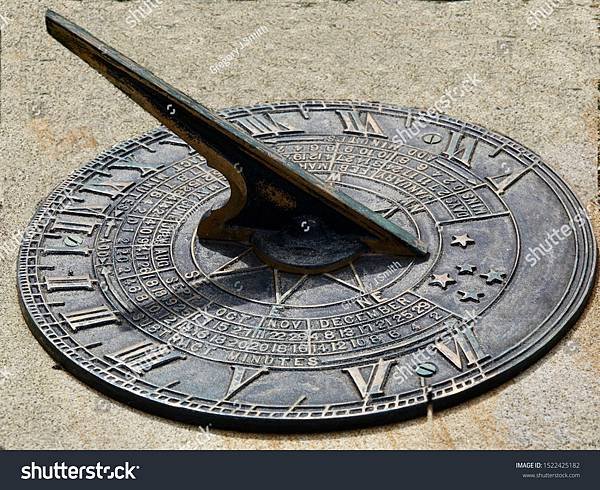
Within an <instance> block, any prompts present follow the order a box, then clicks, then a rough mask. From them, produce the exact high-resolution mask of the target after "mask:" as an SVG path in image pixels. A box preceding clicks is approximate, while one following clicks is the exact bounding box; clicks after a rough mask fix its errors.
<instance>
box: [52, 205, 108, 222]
mask: <svg viewBox="0 0 600 490" xmlns="http://www.w3.org/2000/svg"><path fill="white" fill-rule="evenodd" d="M106 208H107V206H69V207H67V208H64V209H61V210H60V212H61V214H69V215H73V216H84V217H86V218H98V219H104V218H106Z"/></svg>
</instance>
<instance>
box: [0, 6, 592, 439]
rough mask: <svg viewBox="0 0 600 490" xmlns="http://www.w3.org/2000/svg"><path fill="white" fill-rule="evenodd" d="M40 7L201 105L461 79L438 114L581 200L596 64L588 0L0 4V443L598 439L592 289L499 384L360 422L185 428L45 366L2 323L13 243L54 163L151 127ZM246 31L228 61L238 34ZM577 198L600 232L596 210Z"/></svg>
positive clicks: (411, 95) (415, 98) (62, 168)
mask: <svg viewBox="0 0 600 490" xmlns="http://www.w3.org/2000/svg"><path fill="white" fill-rule="evenodd" d="M144 4H145V5H146V7H143V5H144ZM557 4H558V5H559V7H558V8H556V9H554V8H552V7H551V6H552V5H557ZM140 6H142V8H143V10H137V9H139V8H140ZM48 7H49V8H52V9H55V10H56V11H58V12H59V13H62V14H63V15H66V16H67V17H69V18H71V19H73V20H74V21H76V22H77V23H79V24H81V25H83V26H84V27H86V28H87V29H88V30H90V31H91V32H93V33H94V34H96V35H97V36H98V37H100V38H101V39H104V40H105V41H107V42H109V43H110V44H112V45H113V46H115V47H116V48H117V49H119V50H121V51H123V52H124V53H126V54H127V55H129V56H130V57H132V58H133V59H135V60H136V61H138V62H140V63H141V64H143V65H146V66H147V67H149V68H150V69H151V70H152V71H154V72H156V73H157V74H158V75H159V76H161V77H163V78H165V79H166V80H167V81H169V82H171V83H173V84H174V85H176V86H177V87H179V88H181V89H183V90H184V91H185V92H188V93H189V94H190V95H192V96H193V97H195V98H197V99H198V100H200V101H202V102H204V103H205V104H206V105H208V106H210V107H214V108H220V107H226V106H232V105H240V104H253V103H257V102H262V101H273V100H288V99H302V98H325V99H358V100H361V99H364V100H382V101H385V102H390V103H396V104H399V105H404V106H418V107H423V108H428V107H430V106H432V105H434V104H435V102H436V101H438V100H439V98H440V97H441V96H442V95H443V93H444V91H446V90H447V89H450V88H452V87H454V86H456V85H458V84H459V83H460V82H461V81H462V80H464V79H465V78H467V77H469V76H476V77H477V78H478V79H480V80H481V81H482V82H481V84H480V85H479V87H478V88H477V89H475V90H474V91H472V92H471V93H470V94H469V95H467V96H465V97H464V98H462V99H459V100H456V101H455V102H454V103H453V104H452V106H451V107H449V108H448V109H446V110H445V112H447V113H449V114H451V115H453V116H456V117H459V118H461V119H464V120H467V121H471V122H476V123H479V124H481V125H483V126H487V127H490V128H492V129H495V130H497V131H499V132H501V133H505V134H508V135H510V136H512V137H513V138H515V139H516V140H518V141H519V142H521V143H523V144H524V145H526V146H528V147H530V148H532V149H534V150H535V151H537V152H538V153H540V154H541V155H542V156H543V158H544V159H545V160H546V161H547V162H548V163H549V164H551V165H552V166H554V167H555V168H556V169H557V170H558V171H559V173H560V174H561V175H562V176H563V177H564V178H565V180H567V181H568V182H569V183H571V184H572V186H573V187H574V188H575V190H576V191H577V192H578V194H579V196H580V197H581V198H582V200H584V201H585V202H588V203H591V201H592V199H593V198H594V196H595V195H596V192H597V184H596V180H597V179H596V169H597V127H598V126H597V125H598V109H597V96H598V93H597V84H598V80H599V79H600V75H599V70H598V61H597V48H598V38H597V25H596V24H595V22H594V15H595V14H597V10H595V11H594V8H596V9H597V7H598V5H597V4H595V2H594V1H592V0H554V1H553V2H550V1H548V0H530V1H525V0H523V1H521V0H508V1H503V2H498V1H497V0H479V1H458V2H442V1H426V0H422V1H418V0H385V1H384V0H355V1H352V0H345V1H333V0H322V1H320V0H313V1H292V0H264V1H225V0H215V1H200V0H172V1H171V0H170V1H168V2H166V1H164V0H163V1H162V2H161V1H160V0H145V1H144V2H142V1H138V0H136V1H131V2H127V1H122V2H119V1H111V0H104V1H102V2H99V1H94V0H84V1H73V0H62V1H61V0H47V1H40V0H2V3H1V4H0V28H1V29H2V31H1V32H2V39H1V54H0V56H1V77H0V78H1V89H0V100H1V103H2V107H1V125H0V165H1V166H0V169H1V172H0V175H1V181H0V248H2V249H3V250H6V253H5V252H2V255H1V256H0V318H1V320H2V322H1V323H0V346H1V347H0V390H1V392H0V395H1V396H0V446H2V447H4V448H7V449H17V448H38V449H53V448H65V449H95V448H103V449H108V448H114V449H118V448H123V449H127V448H132V449H133V448H140V449H154V448H169V449H217V448H226V449H252V448H258V449H266V448H269V449H309V448H336V449H355V448H356V449H366V448H386V449H396V448H398V449H400V448H406V449H434V448H435V449H445V448H482V449H491V448H509V449H529V448H537V449H542V448H548V449H556V448H598V447H600V427H599V424H600V422H599V417H598V413H599V412H600V385H599V382H598V379H599V378H600V352H599V347H598V346H599V344H598V342H597V337H598V334H599V330H600V299H599V296H600V295H599V294H598V293H597V292H596V294H595V295H594V297H593V298H592V300H591V302H590V305H589V307H588V309H587V311H586V312H585V313H584V315H583V316H582V318H581V320H580V321H579V322H578V323H577V325H576V326H575V327H574V328H573V329H572V330H571V331H570V333H569V334H568V335H567V336H566V338H565V339H564V340H563V341H561V343H560V344H559V345H558V346H557V347H556V348H555V349H554V350H553V351H551V352H550V353H549V354H548V355H547V356H546V357H545V358H544V359H543V360H542V361H540V362H538V363H537V364H535V365H534V366H533V367H531V368H530V369H528V370H527V371H526V372H524V373H523V374H521V375H520V376H518V377H517V378H515V379H513V380H512V381H510V382H508V383H506V384H504V385H503V386H501V387H499V388H497V389H496V390H494V391H491V392H489V393H488V394H486V395H484V396H481V397H479V398H476V399H474V400H472V401H470V402H468V403H464V404H462V405H460V406H458V407H455V408H453V409H449V410H446V411H443V412H440V413H433V414H432V415H431V416H430V417H429V418H422V419H417V420H413V421H409V422H404V423H398V424H394V425H389V426H385V427H378V428H372V429H367V430H359V431H352V432H340V433H325V434H318V435H261V434H241V433H235V432H222V431H212V430H206V429H202V428H200V429H199V428H196V427H192V426H186V425H182V424H178V423H174V422H171V421H169V420H164V419H161V418H158V417H154V416H150V415H147V414H145V413H142V412H138V411H136V410H133V409H130V408H128V407H126V406H124V405H121V404H119V403H117V402H113V401H111V400H109V399H107V398H105V397H103V396H102V395H100V394H98V393H97V392H95V391H94V390H93V389H91V388H89V387H87V386H86V385H84V384H82V383H80V382H79V381H77V380H76V379H75V378H74V377H72V376H71V375H69V374H68V373H66V372H64V371H62V370H57V369H54V368H53V367H54V363H53V362H52V360H51V359H50V357H49V356H48V355H47V354H46V353H45V352H44V351H43V350H42V348H41V347H40V345H38V343H37V342H36V341H35V339H34V338H33V336H32V335H31V334H30V333H29V330H28V329H27V326H26V324H25V322H24V320H23V319H22V317H21V313H20V310H19V306H18V302H17V294H16V288H15V268H16V266H15V261H16V256H17V246H16V244H15V242H14V241H13V238H12V237H14V236H16V235H18V234H19V233H20V232H21V231H22V230H23V228H24V226H25V225H26V223H27V222H28V220H29V218H30V216H31V214H32V213H33V211H34V209H35V207H36V205H37V203H38V202H39V201H40V200H41V199H43V198H44V197H45V196H46V195H47V194H48V193H49V192H50V190H51V189H52V188H53V187H54V186H55V185H56V184H57V183H59V182H60V181H61V180H62V179H63V178H64V177H66V176H67V175H68V174H69V173H70V172H71V171H73V170H74V169H76V168H77V167H78V166H80V165H81V164H83V163H84V162H86V161H87V160H89V159H91V158H92V157H93V156H95V155H96V154H97V153H99V152H100V151H101V150H103V149H105V148H107V147H109V146H110V145H113V144H115V143H117V142H118V141H121V140H124V139H127V138H130V137H132V136H134V135H137V134H139V133H141V132H144V131H146V130H148V129H150V128H152V127H153V126H155V125H156V122H155V121H154V120H153V119H152V118H151V117H150V116H148V115H146V114H145V113H144V112H143V111H142V110H141V109H138V108H137V106H134V105H133V103H131V102H129V101H128V100H127V99H126V97H125V96H123V95H121V94H119V93H118V92H117V90H116V89H114V88H113V87H112V86H110V85H109V84H108V83H107V82H105V81H104V79H102V78H101V77H99V76H98V75H97V74H96V73H95V72H93V71H92V70H90V69H89V68H88V67H87V66H86V65H84V63H83V62H80V61H79V60H77V59H76V58H75V57H74V56H73V55H71V54H69V53H68V52H67V51H66V50H65V49H64V48H62V47H61V46H59V44H58V43H56V42H55V41H53V40H52V39H51V38H50V37H49V36H48V35H47V34H46V33H45V28H44V25H43V13H44V11H45V9H46V8H48ZM542 8H543V11H542V10H541V9H542ZM536 10H539V12H538V14H537V16H533V15H532V12H534V11H536ZM540 12H541V14H540ZM258 32H259V33H260V35H255V36H254V41H253V42H252V43H251V44H250V45H248V46H247V47H246V48H245V49H244V50H243V51H240V52H239V54H237V55H236V54H235V51H234V50H233V48H234V46H235V45H238V43H239V41H240V39H242V38H245V37H247V36H251V35H252V34H253V33H258ZM232 53H233V54H232ZM227 63H229V64H228V65H227ZM590 209H591V210H592V215H593V217H594V221H595V224H596V229H597V230H600V212H599V211H598V210H597V209H596V208H595V207H594V206H593V205H590Z"/></svg>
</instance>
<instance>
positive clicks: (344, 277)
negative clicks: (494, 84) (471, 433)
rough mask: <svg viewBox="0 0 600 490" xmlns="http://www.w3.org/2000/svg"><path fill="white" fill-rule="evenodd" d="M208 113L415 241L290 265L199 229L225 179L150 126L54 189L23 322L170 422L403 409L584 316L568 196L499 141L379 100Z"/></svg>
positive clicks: (505, 368)
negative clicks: (421, 245)
mask: <svg viewBox="0 0 600 490" xmlns="http://www.w3.org/2000/svg"><path fill="white" fill-rule="evenodd" d="M221 115H222V116H223V117H225V118H227V119H228V120H229V121H231V122H233V123H234V124H236V125H238V126H239V127H240V128H242V129H244V130H245V131H247V132H248V133H249V134H251V135H252V136H254V137H256V138H259V139H260V140H262V141H264V142H265V143H267V144H269V145H272V146H273V148H274V149H275V150H276V151H278V152H279V153H280V154H281V155H284V156H285V157H286V158H287V159H289V161H291V162H294V163H296V164H297V165H299V166H301V167H302V168H304V169H305V170H308V171H310V172H312V173H314V174H315V175H316V176H318V177H319V178H321V179H322V180H324V181H326V182H327V183H329V185H332V186H335V187H336V188H337V189H338V190H341V191H343V192H345V193H347V194H348V195H350V196H351V197H352V198H354V199H356V200H358V201H359V202H361V203H362V204H364V205H366V206H368V207H369V208H370V209H372V210H374V211H376V212H378V213H381V214H382V215H383V216H384V217H385V218H387V219H388V220H391V221H393V222H394V223H396V224H398V225H400V226H402V227H404V228H405V229H407V230H409V231H410V232H411V233H413V234H414V235H415V236H417V237H419V238H420V239H421V240H423V241H425V242H426V243H427V244H428V245H429V250H430V253H429V255H428V256H427V257H425V258H417V257H392V256H386V255H380V254H372V253H365V254H362V255H360V256H359V257H358V258H356V259H355V260H354V261H353V262H352V263H351V264H349V265H345V266H343V267H341V268H339V269H337V270H334V271H331V272H328V273H323V274H312V275H303V274H292V273H286V272H282V271H279V270H276V269H273V268H272V267H270V266H268V265H266V264H265V263H263V262H262V261H261V260H260V259H259V258H258V257H257V256H256V255H255V253H254V252H253V250H252V248H251V247H250V246H248V245H245V244H243V243H233V242H211V241H199V240H198V239H197V238H196V237H195V229H196V227H197V225H198V222H199V221H200V218H201V217H202V215H203V214H204V213H206V212H207V211H208V210H211V209H216V208H219V207H221V206H222V205H223V204H224V202H225V201H226V200H227V198H228V194H229V189H228V186H227V182H226V180H225V179H224V177H223V176H222V175H221V174H219V173H218V172H217V171H215V170H213V169H211V168H210V167H208V166H207V164H206V161H205V160H204V158H202V157H201V156H199V155H198V154H196V152H195V151H193V150H192V149H191V148H190V147H189V146H188V145H187V144H186V143H184V142H183V141H182V140H180V139H179V138H177V137H176V136H174V135H173V134H172V133H170V132H169V131H168V130H166V129H164V128H159V129H157V130H155V131H152V132H150V133H147V134H145V135H143V136H141V137H139V138H136V139H133V140H130V141H126V142H124V143H122V144H120V145H118V146H116V147H114V148H112V149H111V150H109V151H107V152H105V153H103V154H101V155H100V156H99V157H98V158H96V159H95V160H93V161H92V162H90V163H88V164H87V165H85V166H84V167H83V168H81V169H80V170H79V171H77V172H76V173H75V174H73V175H72V176H71V177H70V178H69V179H68V180H66V181H65V182H64V183H62V184H61V185H60V186H59V187H58V188H57V189H56V190H55V191H54V192H53V193H52V194H51V195H50V196H49V197H48V199H47V200H46V201H45V202H43V203H42V204H41V206H40V207H39V209H38V211H37V213H36V215H35V217H34V218H33V220H32V222H31V224H30V226H29V228H28V230H27V233H26V236H25V238H24V240H23V244H22V248H21V253H20V262H19V269H18V280H19V288H20V295H21V300H22V304H23V310H24V313H25V315H26V317H27V319H28V322H29V325H30V328H31V330H32V331H33V333H34V334H35V336H36V337H37V338H38V340H39V341H40V342H41V343H42V344H43V345H44V346H45V348H46V349H47V350H48V351H49V352H50V353H51V354H52V355H53V356H54V357H55V358H56V359H58V360H59V361H60V362H61V363H63V364H64V365H65V366H66V367H67V368H68V369H69V370H70V371H71V372H73V373H74V374H75V375H76V376H78V377H80V378H82V379H84V380H85V381H86V382H88V383H89V384H91V385H93V386H95V387H97V388H99V389H101V390H103V391H105V392H108V393H109V394H111V395H112V396H115V397H116V398H118V399H120V400H123V401H125V402H127V403H129V404H132V405H135V406H137V407H140V408H144V409H147V410H152V411H154V412H157V413H160V414H162V415H165V416H168V417H173V418H178V419H183V420H187V421H191V422H195V423H213V424H214V425H217V426H231V427H237V428H242V429H243V428H247V429H255V428H259V429H268V430H271V429H273V430H276V429H303V428H305V429H315V428H336V427H341V426H346V425H349V424H355V423H359V422H371V421H377V420H383V419H386V418H389V417H392V416H396V417H402V416H404V417H407V416H415V415H418V414H421V413H425V412H426V409H427V406H428V405H429V404H433V406H434V407H436V406H443V405H447V404H450V403H455V402H456V401H458V400H460V399H462V398H464V397H466V396H469V395H472V394H475V393H478V392H481V391H482V389H485V388H488V387H489V386H491V385H492V384H494V383H498V382H500V381H502V380H504V379H506V378H507V377H508V376H510V375H512V374H514V373H515V372H517V371H518V370H520V369H522V368H523V367H524V366H525V365H526V364H527V363H529V362H533V360H535V359H537V358H538V357H539V356H540V355H542V354H543V353H544V352H545V350H547V349H548V348H549V347H550V346H551V345H552V344H553V342H554V341H555V340H557V339H558V337H559V335H560V334H561V333H562V332H563V331H564V330H565V328H567V327H568V325H569V324H570V323H571V322H572V321H573V320H574V318H575V317H576V316H577V315H578V313H579V312H580V310H581V309H582V306H583V304H584V302H585V299H586V297H587V295H588V293H589V291H590V288H591V286H592V280H593V271H594V269H595V260H596V248H595V244H594V238H593V235H592V231H591V228H590V225H589V222H588V219H587V216H586V213H585V210H584V208H583V207H582V206H581V204H580V203H579V202H578V201H577V199H576V197H575V195H574V194H573V192H571V191H570V190H569V189H568V187H567V186H566V185H565V183H564V182H562V181H561V180H560V178H559V177H558V176H557V175H556V174H555V173H554V172H553V171H552V170H550V169H549V168H548V167H547V166H546V165H544V164H543V163H542V162H541V160H540V158H539V157H538V156H537V155H535V154H534V153H532V152H531V151H529V150H527V149H525V148H523V147H522V146H520V145H519V144H517V143H516V142H514V141H512V140H511V139H509V138H506V137H504V136H501V135H499V134H496V133H493V132H491V131H488V130H486V129H483V128H481V127H478V126H475V125H472V124H467V123H463V122H460V121H457V120H455V119H452V118H450V117H446V116H442V115H428V114H426V113H424V112H421V111H418V110H414V109H403V108H398V107H394V106H388V105H384V104H379V103H352V102H321V101H306V102H289V103H278V104H269V105H260V106H255V107H248V108H236V109H229V110H225V111H222V112H221ZM305 225H306V226H310V224H308V223H306V224H305Z"/></svg>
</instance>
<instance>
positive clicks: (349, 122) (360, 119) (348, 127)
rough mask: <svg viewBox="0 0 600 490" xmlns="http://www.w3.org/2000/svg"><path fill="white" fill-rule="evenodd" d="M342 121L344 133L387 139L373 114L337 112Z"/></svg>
mask: <svg viewBox="0 0 600 490" xmlns="http://www.w3.org/2000/svg"><path fill="white" fill-rule="evenodd" d="M335 112H336V113H337V114H338V115H339V116H340V118H341V119H342V124H343V125H344V133H349V134H359V135H362V136H383V137H387V136H386V135H385V134H384V132H383V129H381V126H380V125H379V123H378V122H377V120H376V119H375V116H374V115H373V113H371V112H362V113H360V112H358V111H335Z"/></svg>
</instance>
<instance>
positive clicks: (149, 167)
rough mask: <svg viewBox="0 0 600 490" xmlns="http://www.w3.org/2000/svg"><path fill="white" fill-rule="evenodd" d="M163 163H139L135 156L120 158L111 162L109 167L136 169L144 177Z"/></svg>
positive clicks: (162, 165) (154, 171)
mask: <svg viewBox="0 0 600 490" xmlns="http://www.w3.org/2000/svg"><path fill="white" fill-rule="evenodd" d="M164 166H165V165H164V164H162V163H158V164H152V163H141V162H138V161H137V160H136V159H135V158H133V157H129V158H120V159H119V161H118V162H115V163H111V164H110V168H111V169H113V168H121V169H126V170H127V169H129V170H137V171H139V172H140V173H141V175H142V177H146V176H148V175H150V174H153V173H156V172H158V171H159V170H160V169H161V168H163V167H164Z"/></svg>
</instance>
